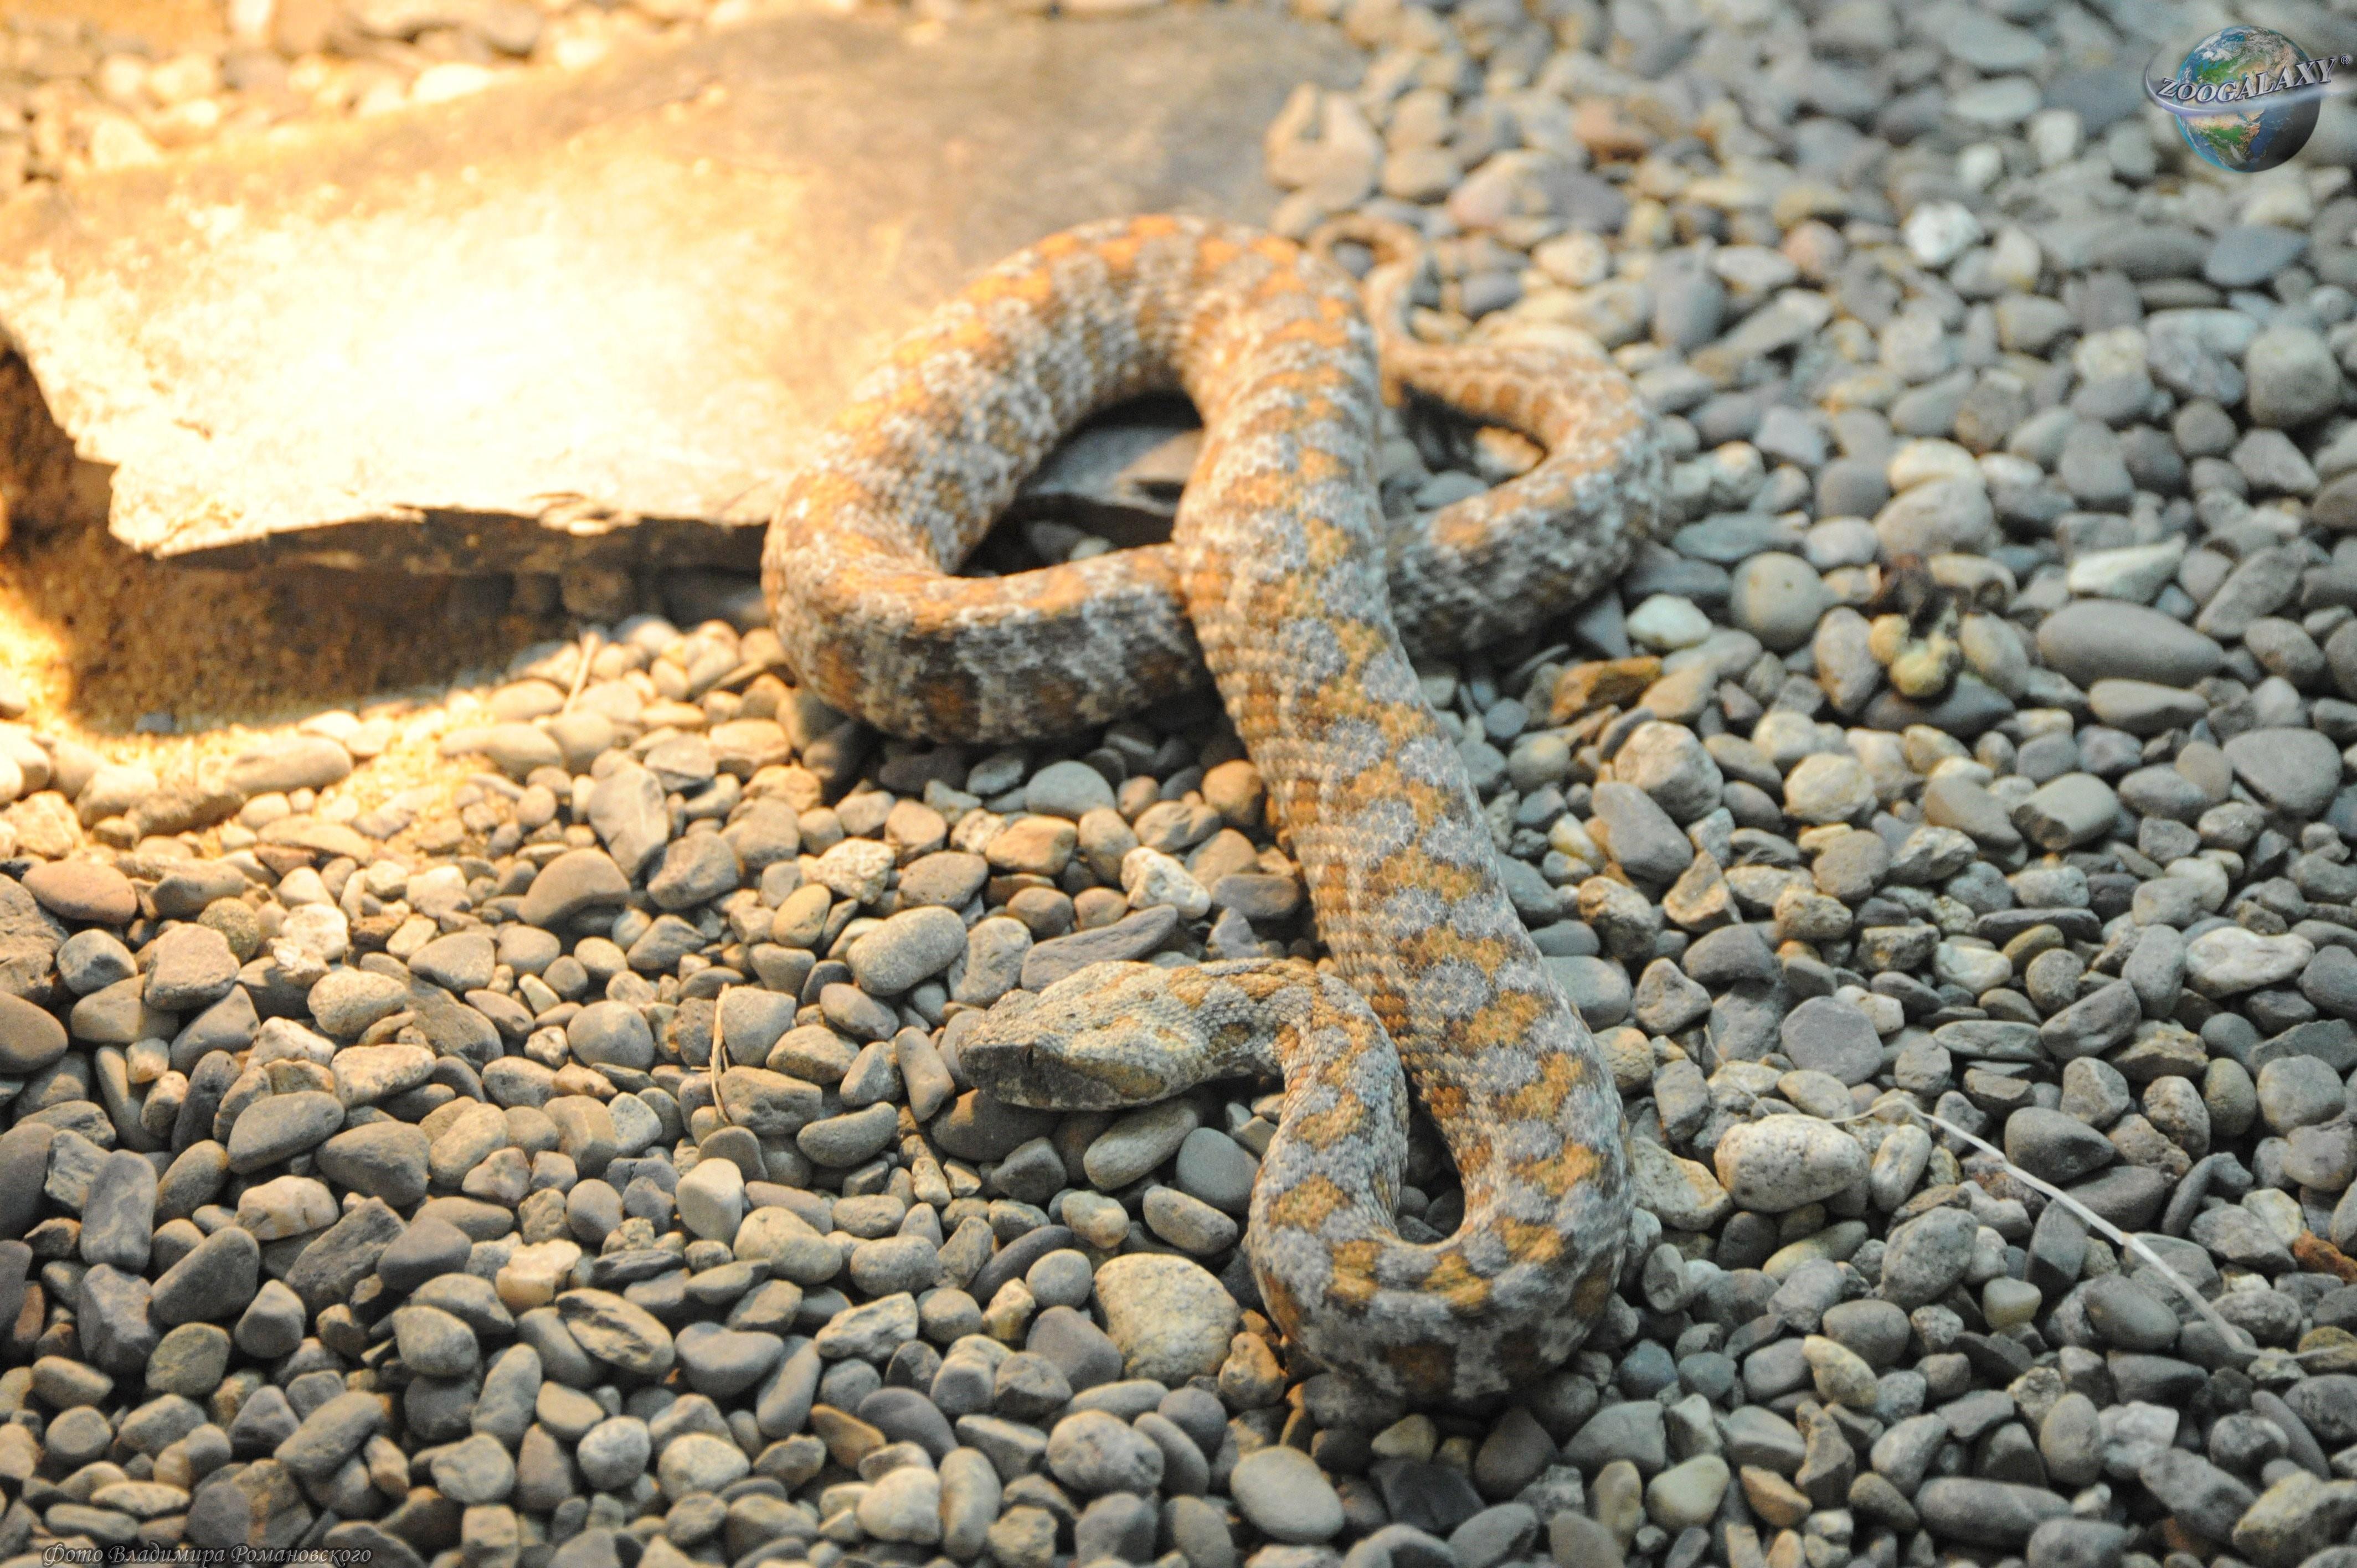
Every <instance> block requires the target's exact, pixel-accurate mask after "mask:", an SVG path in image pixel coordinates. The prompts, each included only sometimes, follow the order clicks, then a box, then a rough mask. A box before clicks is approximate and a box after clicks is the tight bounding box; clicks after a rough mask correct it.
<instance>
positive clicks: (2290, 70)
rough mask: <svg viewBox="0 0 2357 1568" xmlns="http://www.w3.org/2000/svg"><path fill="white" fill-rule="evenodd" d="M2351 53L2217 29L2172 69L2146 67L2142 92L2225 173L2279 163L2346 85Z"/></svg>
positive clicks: (2354, 59)
mask: <svg viewBox="0 0 2357 1568" xmlns="http://www.w3.org/2000/svg"><path fill="white" fill-rule="evenodd" d="M2352 66H2357V56H2351V55H2345V54H2338V55H2321V56H2312V55H2310V54H2309V52H2308V51H2307V50H2306V49H2304V48H2300V47H2299V45H2298V44H2296V43H2294V42H2293V41H2292V40H2291V39H2289V38H2286V37H2285V36H2284V35H2283V34H2281V33H2278V32H2276V31H2274V30H2272V29H2271V28H2267V27H2242V26H2237V27H2221V28H2219V29H2218V30H2217V31H2216V32H2214V33H2212V34H2211V35H2210V36H2209V37H2208V38H2203V39H2202V40H2201V42H2200V43H2198V44H2195V45H2194V46H2193V47H2192V48H2190V49H2188V50H2186V51H2185V53H2184V55H2183V56H2182V57H2181V58H2180V59H2179V60H2178V61H2177V63H2176V65H2175V66H2174V67H2173V68H2172V67H2171V66H2170V65H2169V57H2168V56H2167V55H2166V54H2163V55H2161V56H2160V57H2158V58H2157V59H2155V60H2154V61H2153V63H2152V64H2151V66H2149V67H2147V70H2145V73H2144V91H2145V97H2146V98H2147V100H2148V101H2149V102H2153V103H2155V104H2158V106H2159V107H2161V108H2162V109H2165V110H2167V111H2168V112H2169V114H2170V115H2171V116H2173V117H2174V118H2175V120H2176V122H2177V128H2178V130H2179V133H2180V134H2182V135H2183V136H2184V137H2185V142H2186V145H2188V146H2190V147H2191V148H2192V149H2193V150H2194V152H2196V153H2197V154H2199V155H2201V157H2202V158H2203V159H2204V160H2205V161H2207V162H2208V163H2210V164H2211V165H2212V166H2215V167H2218V168H2222V169H2224V170H2226V171H2227V172H2228V173H2230V174H2260V173H2264V172H2265V171H2266V170H2268V169H2271V168H2276V167H2279V166H2282V165H2283V164H2285V163H2287V162H2288V161H2289V160H2290V159H2291V158H2292V157H2293V156H2295V155H2297V154H2298V152H2299V150H2300V149H2301V148H2302V147H2304V146H2306V145H2308V139H2309V136H2310V135H2311V134H2314V133H2315V130H2316V117H2317V112H2318V110H2319V108H2321V107H2322V105H2323V101H2324V99H2325V98H2326V97H2327V96H2328V95H2330V94H2333V93H2337V92H2340V91H2346V89H2345V88H2344V86H2343V84H2342V81H2343V77H2344V75H2348V76H2351V77H2352V78H2357V72H2352V70H2351V67H2352Z"/></svg>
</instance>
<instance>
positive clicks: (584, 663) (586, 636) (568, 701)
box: [556, 631, 606, 714]
mask: <svg viewBox="0 0 2357 1568" xmlns="http://www.w3.org/2000/svg"><path fill="white" fill-rule="evenodd" d="M605 640H606V639H604V638H602V637H599V636H598V635H597V633H596V632H594V631H585V632H583V633H582V634H581V662H580V663H579V664H577V665H576V666H575V667H574V671H573V690H571V691H570V692H567V693H565V705H564V706H563V707H561V708H559V709H557V710H556V711H557V712H558V713H561V714H569V713H571V712H572V711H573V703H574V702H575V700H576V699H577V698H578V697H579V696H580V695H581V688H582V687H584V686H586V685H587V684H588V683H589V666H590V664H591V663H592V662H593V661H594V660H596V659H597V652H598V650H599V648H600V647H601V646H602V645H603V644H604V642H605Z"/></svg>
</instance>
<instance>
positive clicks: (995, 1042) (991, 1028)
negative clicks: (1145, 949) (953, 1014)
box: [958, 962, 1188, 1111]
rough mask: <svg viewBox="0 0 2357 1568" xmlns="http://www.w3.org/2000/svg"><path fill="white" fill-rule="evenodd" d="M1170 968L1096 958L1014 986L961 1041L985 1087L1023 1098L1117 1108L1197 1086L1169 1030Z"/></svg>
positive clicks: (968, 1071)
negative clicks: (1165, 1024)
mask: <svg viewBox="0 0 2357 1568" xmlns="http://www.w3.org/2000/svg"><path fill="white" fill-rule="evenodd" d="M1169 974H1170V972H1169V971H1168V970H1165V969H1161V968H1157V966H1156V965H1153V964H1150V963H1112V962H1108V963H1092V964H1091V965H1089V966H1088V967H1087V968H1086V969H1083V970H1080V971H1077V972H1074V973H1072V974H1070V975H1067V976H1065V977H1064V978H1063V979H1061V980H1060V981H1057V982H1056V983H1054V984H1052V985H1050V986H1049V987H1048V988H1047V989H1046V990H1044V991H1040V992H1038V993H1031V992H1021V991H1018V992H1011V993H1008V994H1007V995H1006V997H1005V998H1004V999H1002V1000H1001V1001H1000V1002H999V1003H998V1004H997V1005H996V1006H995V1007H993V1008H992V1009H991V1010H990V1011H989V1012H988V1013H987V1014H985V1015H984V1017H983V1021H982V1026H981V1027H980V1028H978V1029H976V1030H974V1032H973V1033H972V1034H970V1035H968V1036H966V1037H965V1039H964V1040H963V1042H962V1043H961V1044H960V1045H959V1047H958V1063H959V1065H960V1066H961V1067H962V1068H963V1069H964V1071H965V1075H966V1077H967V1078H968V1079H972V1080H973V1082H974V1085H975V1087H977V1088H979V1089H980V1090H982V1091H983V1092H984V1093H985V1094H987V1095H990V1096H991V1097H993V1098H994V1099H997V1100H1003V1101H1007V1102H1008V1103H1009V1104H1013V1105H1030V1106H1037V1107H1039V1108H1042V1109H1053V1110H1058V1111H1113V1110H1118V1109H1121V1108H1123V1107H1125V1106H1131V1105H1146V1104H1150V1103H1151V1102H1153V1101H1157V1100H1163V1099H1167V1098H1168V1097H1169V1096H1170V1095H1172V1094H1174V1093H1176V1092H1178V1091H1179V1090H1181V1089H1184V1088H1186V1087H1188V1084H1187V1081H1185V1080H1179V1079H1173V1078H1172V1076H1171V1075H1170V1074H1169V1072H1168V1070H1167V1069H1168V1066H1169V1065H1170V1063H1171V1058H1172V1053H1171V1052H1170V1051H1168V1049H1167V1048H1166V1046H1165V1043H1164V1041H1163V1039H1162V1038H1161V1033H1162V1023H1161V1020H1162V1017H1163V1015H1165V1014H1167V1013H1168V1010H1169V1009H1170V1007H1171V1006H1172V1005H1173V1001H1172V997H1171V993H1170V981H1169Z"/></svg>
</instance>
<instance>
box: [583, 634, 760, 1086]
mask: <svg viewBox="0 0 2357 1568" xmlns="http://www.w3.org/2000/svg"><path fill="white" fill-rule="evenodd" d="M592 635H595V634H594V633H593V634H592ZM582 668H583V669H585V670H586V669H587V668H588V661H587V660H583V661H582ZM576 690H578V688H577V687H576ZM735 989H736V987H735V986H733V985H724V986H722V987H721V988H720V994H719V995H718V996H717V997H716V998H714V999H713V1003H712V1053H711V1054H710V1055H709V1056H707V1057H706V1058H705V1060H704V1070H705V1074H706V1076H707V1077H709V1078H710V1079H711V1081H712V1109H713V1110H715V1111H716V1112H719V1113H720V1124H721V1125H722V1126H724V1127H733V1126H735V1125H736V1122H735V1121H734V1120H733V1119H732V1118H731V1117H730V1116H729V1114H728V1102H727V1101H725V1100H723V1099H721V1098H720V1075H721V1074H722V1073H724V1072H726V1071H727V1070H728V1044H727V1041H726V1037H725V1036H724V1035H723V1029H724V1027H725V1025H724V1023H723V1020H725V1019H726V1017H727V1016H728V993H730V992H731V991H733V990H735Z"/></svg>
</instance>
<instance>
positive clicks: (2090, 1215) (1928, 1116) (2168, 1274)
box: [1847, 1101, 2259, 1355]
mask: <svg viewBox="0 0 2357 1568" xmlns="http://www.w3.org/2000/svg"><path fill="white" fill-rule="evenodd" d="M1890 1103H1893V1104H1895V1105H1898V1106H1900V1108H1902V1109H1904V1110H1905V1111H1907V1112H1909V1113H1910V1114H1911V1115H1915V1116H1920V1117H1921V1118H1922V1119H1923V1120H1924V1121H1926V1122H1930V1123H1931V1124H1932V1126H1934V1127H1937V1128H1938V1129H1940V1131H1942V1132H1943V1133H1949V1134H1950V1135H1952V1136H1953V1137H1958V1138H1962V1139H1963V1140H1964V1142H1965V1143H1967V1144H1972V1145H1973V1147H1975V1148H1976V1149H1979V1150H1982V1151H1983V1152H1985V1153H1986V1154H1990V1155H1996V1158H1997V1159H1998V1161H1999V1162H2000V1163H2002V1164H2003V1165H2004V1166H2005V1168H2006V1169H2007V1171H2008V1172H2010V1173H2011V1174H2012V1175H2013V1176H2016V1177H2018V1179H2019V1180H2021V1181H2022V1182H2023V1183H2024V1184H2025V1185H2027V1186H2029V1187H2035V1188H2036V1189H2037V1190H2038V1191H2040V1192H2042V1193H2044V1194H2045V1195H2046V1196H2047V1197H2049V1198H2051V1199H2052V1200H2053V1201H2055V1202H2057V1203H2059V1204H2061V1205H2062V1207H2063V1208H2067V1209H2069V1210H2070V1211H2071V1212H2072V1213H2073V1214H2075V1215H2077V1216H2078V1217H2079V1218H2080V1219H2083V1220H2085V1221H2086V1222H2087V1223H2088V1224H2089V1225H2091V1226H2093V1228H2094V1229H2096V1230H2100V1231H2102V1232H2103V1233H2104V1235H2106V1236H2108V1237H2110V1238H2111V1239H2112V1240H2114V1241H2115V1242H2117V1243H2119V1245H2120V1246H2121V1247H2122V1248H2123V1249H2125V1250H2126V1251H2131V1252H2134V1253H2135V1254H2136V1256H2137V1257H2139V1258H2142V1259H2143V1260H2144V1261H2145V1262H2147V1263H2150V1264H2151V1265H2152V1266H2153V1267H2154V1268H2156V1269H2158V1270H2159V1271H2160V1273H2161V1274H2162V1276H2163V1277H2164V1278H2166V1279H2167V1280H2168V1281H2169V1283H2170V1284H2173V1285H2175V1286H2176V1287H2177V1289H2178V1291H2179V1294H2182V1295H2183V1296H2184V1297H2185V1299H2186V1300H2188V1301H2190V1302H2191V1303H2192V1304H2193V1310H2194V1311H2196V1312H2198V1313H2200V1314H2201V1316H2203V1317H2204V1318H2205V1319H2207V1320H2208V1321H2209V1323H2210V1326H2212V1327H2213V1328H2215V1329H2217V1330H2218V1332H2219V1333H2221V1334H2222V1335H2224V1336H2225V1337H2226V1343H2227V1344H2229V1345H2232V1346H2233V1348H2235V1349H2237V1350H2248V1351H2250V1352H2251V1353H2252V1354H2254V1355H2256V1354H2257V1353H2258V1350H2259V1344H2258V1342H2257V1341H2256V1340H2255V1339H2253V1338H2252V1337H2250V1336H2249V1335H2248V1334H2246V1333H2244V1331H2243V1330H2242V1329H2240V1328H2237V1327H2236V1326H2234V1325H2233V1324H2231V1323H2229V1322H2227V1321H2226V1320H2225V1319H2224V1318H2223V1317H2221V1316H2219V1315H2218V1309H2217V1308H2216V1307H2214V1306H2212V1305H2210V1303H2209V1302H2208V1300H2206V1299H2205V1298H2204V1297H2203V1296H2202V1294H2201V1292H2200V1291H2198V1290H2195V1289H2194V1288H2193V1286H2192V1285H2191V1284H2190V1283H2187V1281H2186V1278H2185V1276H2184V1275H2183V1274H2180V1273H2178V1272H2177V1271H2176V1270H2175V1269H2172V1268H2170V1267H2169V1264H2168V1262H2166V1261H2165V1260H2164V1259H2163V1258H2162V1257H2161V1255H2160V1254H2159V1253H2158V1252H2156V1251H2153V1250H2152V1249H2151V1248H2150V1247H2148V1246H2147V1245H2145V1243H2144V1242H2142V1241H2140V1240H2137V1239H2136V1237H2134V1236H2132V1235H2130V1234H2129V1233H2128V1232H2126V1231H2125V1230H2121V1229H2120V1228H2119V1227H2118V1226H2116V1225H2115V1224H2113V1223H2112V1222H2111V1221H2110V1220H2108V1219H2104V1217H2103V1216H2102V1215H2100V1214H2098V1213H2096V1212H2095V1211H2094V1210H2093V1209H2092V1208H2088V1207H2087V1206H2086V1205H2085V1204H2083V1203H2082V1202H2080V1201H2079V1200H2078V1199H2077V1198H2075V1197H2072V1196H2071V1195H2070V1194H2069V1193H2067V1192H2064V1191H2063V1190H2062V1189H2061V1187H2056V1186H2055V1185H2054V1184H2053V1183H2051V1182H2050V1181H2044V1180H2041V1179H2040V1178H2039V1177H2037V1176H2032V1175H2030V1174H2029V1172H2028V1171H2026V1170H2023V1169H2022V1168H2021V1167H2020V1166H2019V1165H2015V1164H2014V1163H2013V1162H2012V1161H2011V1160H2009V1159H2007V1158H2006V1154H2005V1151H2004V1150H2003V1149H2000V1148H1998V1147H1997V1146H1996V1144H1992V1143H1990V1142H1989V1141H1988V1140H1987V1139H1986V1138H1983V1137H1980V1136H1979V1135H1977V1134H1975V1133H1967V1132H1965V1131H1964V1129H1963V1128H1962V1127H1959V1126H1957V1125H1956V1124H1955V1123H1954V1122H1951V1121H1949V1120H1947V1119H1946V1118H1945V1117H1942V1116H1934V1115H1932V1112H1928V1111H1926V1110H1924V1109H1923V1108H1922V1107H1921V1106H1920V1105H1916V1104H1913V1103H1912V1102H1910V1101H1891V1102H1890ZM1878 1113H1879V1108H1877V1110H1874V1111H1867V1112H1861V1113H1860V1115H1859V1116H1858V1117H1855V1118H1848V1119H1847V1120H1863V1119H1864V1118H1865V1117H1867V1116H1873V1115H1877V1114H1878Z"/></svg>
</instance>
